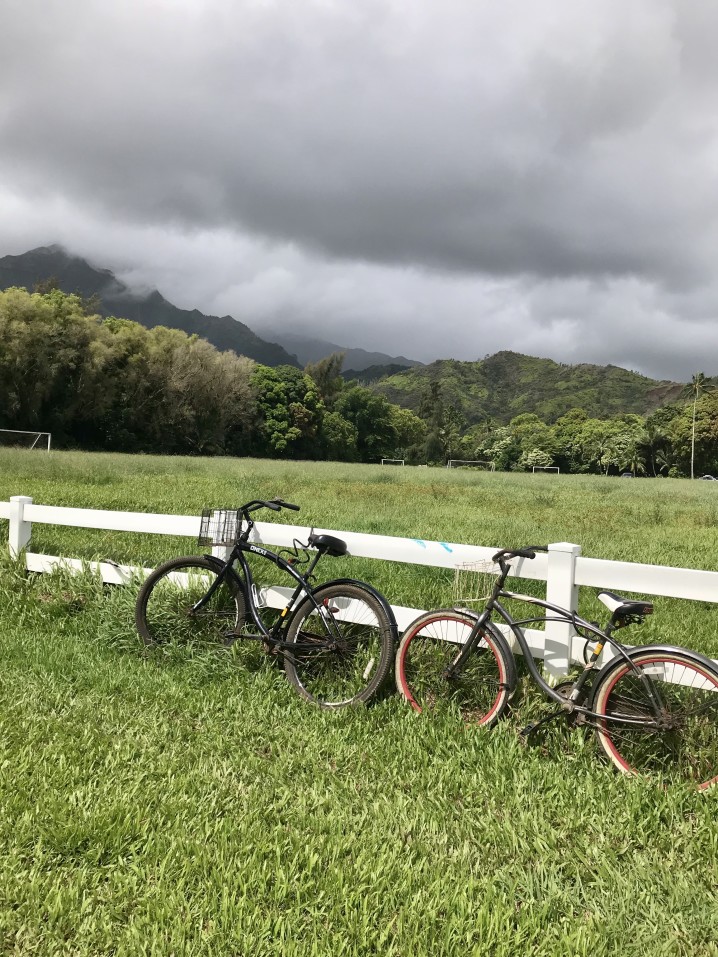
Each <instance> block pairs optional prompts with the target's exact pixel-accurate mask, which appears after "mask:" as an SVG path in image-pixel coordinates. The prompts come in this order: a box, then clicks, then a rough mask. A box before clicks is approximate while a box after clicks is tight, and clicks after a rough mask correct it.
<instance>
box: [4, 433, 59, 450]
mask: <svg viewBox="0 0 718 957" xmlns="http://www.w3.org/2000/svg"><path fill="white" fill-rule="evenodd" d="M2 445H10V446H12V447H13V448H21V449H44V448H47V451H48V452H49V451H50V447H51V445H52V432H29V431H25V430H24V429H0V446H2Z"/></svg>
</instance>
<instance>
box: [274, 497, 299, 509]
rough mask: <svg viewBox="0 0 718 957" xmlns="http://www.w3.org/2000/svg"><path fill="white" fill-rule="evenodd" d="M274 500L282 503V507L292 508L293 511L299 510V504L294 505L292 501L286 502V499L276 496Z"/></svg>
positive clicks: (279, 503)
mask: <svg viewBox="0 0 718 957" xmlns="http://www.w3.org/2000/svg"><path fill="white" fill-rule="evenodd" d="M274 501H275V502H276V503H277V505H280V506H281V507H282V508H291V510H292V511H293V512H298V511H299V506H298V505H292V503H291V502H285V501H284V499H282V498H275V500H274Z"/></svg>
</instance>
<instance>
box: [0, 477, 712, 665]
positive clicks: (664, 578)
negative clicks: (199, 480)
mask: <svg viewBox="0 0 718 957" xmlns="http://www.w3.org/2000/svg"><path fill="white" fill-rule="evenodd" d="M0 519H9V523H10V528H9V547H10V554H11V555H13V556H15V557H17V556H19V554H20V553H21V552H22V551H23V550H24V549H26V548H27V546H28V544H29V543H30V540H31V535H32V525H33V523H34V522H36V523H40V524H48V525H65V526H72V527H75V528H94V529H104V530H108V529H109V530H114V531H124V532H138V533H142V534H154V535H177V536H184V537H191V538H196V537H197V535H198V534H199V524H200V518H199V516H194V515H162V514H155V513H146V512H113V511H106V510H104V509H83V508H64V507H57V506H49V505H35V504H34V503H33V501H32V499H31V498H29V497H28V496H24V495H16V496H13V497H12V498H11V499H10V501H9V502H0ZM314 531H326V532H328V533H329V534H331V535H337V536H339V537H340V538H342V539H343V540H344V541H345V542H346V543H347V547H348V549H349V554H350V555H352V556H354V557H358V558H372V559H378V560H381V561H393V562H405V563H408V564H414V565H428V566H430V567H432V568H448V569H453V568H455V567H456V566H457V565H463V564H466V563H469V562H479V561H486V560H488V559H490V558H491V556H492V555H493V554H494V553H495V552H496V551H497V550H498V548H499V547H501V546H493V547H489V546H483V545H465V544H459V543H456V542H434V541H424V540H423V539H410V538H396V537H393V536H389V535H365V534H361V533H358V532H351V531H341V530H335V529H314ZM309 532H310V529H309V528H307V527H306V526H300V525H279V524H274V523H271V522H258V523H257V524H256V525H255V526H254V529H253V533H252V541H254V542H257V543H258V544H263V545H274V546H280V547H282V546H283V547H288V546H289V547H291V545H292V544H293V542H294V540H295V539H299V540H302V541H306V538H307V536H308V535H309ZM580 552H581V549H580V546H579V545H574V544H571V543H570V542H557V543H554V544H551V545H549V551H548V554H547V555H546V554H543V555H542V554H539V555H537V556H536V558H535V559H534V560H528V559H519V560H518V561H516V562H515V564H514V566H513V568H512V571H511V574H512V575H513V576H515V577H517V578H530V579H534V580H543V581H545V582H546V600H547V601H550V602H553V603H555V604H557V605H562V606H563V607H566V608H570V609H572V610H577V609H578V591H579V586H581V585H588V586H591V587H594V588H604V589H608V590H618V591H620V592H622V593H623V592H635V593H639V594H642V595H661V596H664V597H670V598H687V599H692V600H693V601H704V602H718V572H712V571H701V570H695V569H688V568H670V567H667V566H662V565H642V564H637V563H633V562H612V561H606V560H603V559H596V558H584V557H583V556H581V554H580ZM25 560H26V565H27V568H28V569H29V570H30V571H36V572H46V571H51V570H53V569H55V568H58V567H64V568H67V569H69V570H71V571H74V570H80V569H83V568H90V569H91V570H92V571H93V572H94V573H96V574H100V575H101V576H102V579H103V581H106V582H109V583H111V584H127V583H129V582H131V581H132V580H133V579H134V578H136V577H137V576H139V575H146V574H149V569H139V568H135V567H133V566H130V565H118V564H116V563H115V562H111V561H104V562H86V561H81V560H79V559H73V558H61V557H57V556H51V555H39V554H36V553H33V552H27V551H26V552H25ZM290 594H291V589H286V588H281V587H278V586H274V587H269V588H266V589H263V592H262V598H263V600H264V601H266V602H267V604H268V605H270V607H274V608H283V607H284V605H285V603H286V600H287V598H288V596H289V595H290ZM392 607H393V609H394V613H395V615H396V619H397V624H398V626H399V629H400V630H403V629H404V628H406V627H407V625H408V624H409V623H410V622H411V621H412V620H413V619H414V618H416V616H417V615H419V614H420V613H421V611H422V609H418V608H406V607H403V606H397V605H394V606H392ZM504 631H506V629H504ZM507 637H508V638H509V639H510V641H511V644H512V646H513V645H514V642H513V640H512V639H511V636H510V634H507ZM526 637H527V640H528V643H529V647H530V648H531V651H532V654H533V655H534V656H535V657H537V658H543V659H544V665H545V668H546V671H547V672H548V673H549V674H550V675H552V676H554V677H558V676H559V675H563V674H565V673H566V671H567V670H568V666H569V663H570V662H576V661H581V660H582V653H583V647H584V642H583V639H581V638H578V637H577V636H576V635H575V633H574V632H573V631H572V629H571V626H570V625H568V624H566V623H563V622H550V621H549V622H546V626H545V631H541V630H539V629H527V630H526ZM514 650H516V648H514ZM607 653H608V649H607V650H606V652H604V654H607Z"/></svg>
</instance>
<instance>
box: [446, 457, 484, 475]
mask: <svg viewBox="0 0 718 957" xmlns="http://www.w3.org/2000/svg"><path fill="white" fill-rule="evenodd" d="M446 467H447V469H478V470H479V471H480V472H495V471H496V464H495V463H494V462H483V461H480V460H479V459H449V461H448V462H447V463H446Z"/></svg>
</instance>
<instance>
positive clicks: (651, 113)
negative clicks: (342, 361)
mask: <svg viewBox="0 0 718 957" xmlns="http://www.w3.org/2000/svg"><path fill="white" fill-rule="evenodd" d="M716 37H718V4H714V3H709V2H707V0H631V2H630V3H626V2H625V0H502V2H500V3H499V2H497V0H441V2H439V0H123V2H122V3H104V2H101V0H63V2H58V0H4V2H3V4H2V29H0V255H4V254H7V253H20V252H23V251H24V250H26V249H28V248H30V247H32V246H37V245H46V244H49V243H52V242H60V243H62V244H63V245H65V246H66V247H67V248H68V249H69V250H70V251H72V252H76V253H79V254H81V255H84V256H86V257H87V258H89V259H90V260H91V261H93V262H94V263H96V264H98V265H103V266H107V267H108V268H111V269H113V271H115V272H117V273H118V274H119V275H121V276H122V277H123V278H124V279H125V280H126V281H128V282H130V283H133V284H137V285H141V286H150V287H157V288H159V289H160V291H161V292H162V293H163V294H164V295H165V296H166V297H167V298H168V299H170V300H171V301H173V302H175V303H177V304H178V305H181V306H184V307H188V308H191V307H195V306H196V307H198V308H200V309H202V310H203V311H205V312H213V313H219V314H225V313H230V314H232V315H234V316H236V317H237V318H240V319H242V320H243V321H244V322H246V323H247V324H248V325H250V326H251V327H252V328H253V329H255V330H256V331H257V332H258V333H259V334H260V335H261V334H262V333H263V331H264V330H266V329H267V328H271V327H275V328H277V327H279V328H281V327H282V326H284V325H288V324H291V326H292V328H293V329H294V330H295V331H302V332H304V333H306V334H313V335H319V336H321V337H323V338H328V339H332V340H333V341H336V342H340V343H342V344H345V345H350V346H362V347H364V348H369V349H381V350H383V351H387V352H390V353H392V354H398V353H403V354H404V355H407V356H410V357H413V358H417V359H421V360H424V361H431V360H432V359H435V358H438V357H445V356H453V357H456V358H460V359H475V358H481V357H483V356H484V355H485V354H488V353H493V352H496V351H497V350H499V349H514V350H516V351H519V352H525V353H529V354H533V355H542V356H549V357H551V358H554V359H557V360H560V361H564V362H601V363H607V362H611V363H614V364H616V365H622V366H625V367H627V368H633V369H637V370H640V371H642V372H645V373H646V374H649V375H655V376H660V377H667V378H672V379H686V378H688V377H690V375H691V374H692V373H693V372H695V371H697V370H699V369H700V370H703V371H705V372H706V373H708V374H718V109H717V107H718V57H716V55H715V39H716Z"/></svg>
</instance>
